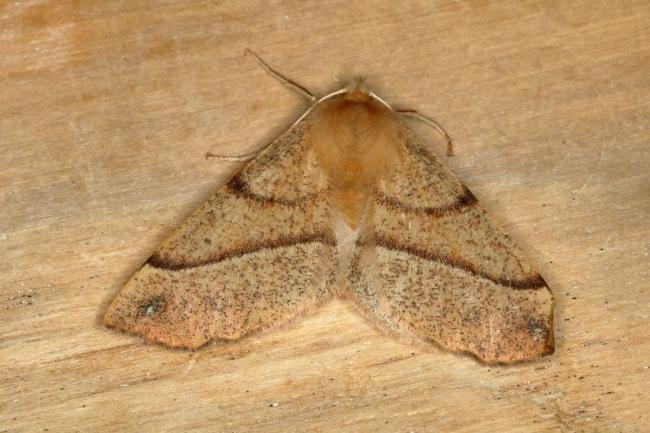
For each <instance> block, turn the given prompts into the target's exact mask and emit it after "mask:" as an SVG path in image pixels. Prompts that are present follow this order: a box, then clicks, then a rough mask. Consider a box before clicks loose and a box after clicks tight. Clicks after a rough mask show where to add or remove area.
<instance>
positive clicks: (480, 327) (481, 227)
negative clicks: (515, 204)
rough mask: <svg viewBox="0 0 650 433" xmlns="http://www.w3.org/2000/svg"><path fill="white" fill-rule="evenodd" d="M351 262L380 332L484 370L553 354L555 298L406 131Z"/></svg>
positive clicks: (360, 296)
mask: <svg viewBox="0 0 650 433" xmlns="http://www.w3.org/2000/svg"><path fill="white" fill-rule="evenodd" d="M404 134H405V135H404V137H402V140H401V141H400V143H399V145H400V146H401V149H400V152H401V153H402V159H401V161H399V162H396V164H395V170H394V172H392V175H391V176H388V178H387V179H384V180H383V181H381V182H380V184H379V185H378V187H377V188H378V191H377V194H376V196H375V198H374V204H373V206H371V207H370V210H369V211H368V213H367V215H366V221H365V222H364V223H363V225H362V227H361V233H360V236H359V238H358V241H357V244H356V247H355V250H354V252H353V255H352V259H351V262H350V268H349V274H348V282H349V284H350V287H351V293H352V297H353V299H354V300H355V301H356V303H357V305H358V307H359V308H360V309H361V310H362V312H364V313H365V314H366V315H368V316H370V317H371V318H372V319H374V320H375V321H376V322H377V323H378V325H379V326H380V327H381V328H384V329H386V330H388V331H390V332H393V333H396V334H398V335H401V336H402V337H406V338H407V339H410V340H418V341H426V342H433V343H435V344H437V345H439V346H442V347H443V348H445V349H448V350H451V351H456V352H466V353H469V354H472V355H474V356H475V357H477V358H479V359H480V360H482V361H484V362H487V363H495V362H504V363H507V362H514V361H519V360H525V359H531V358H534V357H536V356H538V355H542V354H547V353H552V352H553V347H554V343H553V298H552V295H551V292H550V290H549V288H548V287H547V285H546V283H545V282H544V280H543V279H542V277H541V276H540V275H539V274H538V273H537V271H536V270H535V269H534V268H533V266H531V264H530V263H529V261H528V259H527V258H526V257H525V256H524V254H523V252H522V251H521V250H520V249H519V248H517V247H516V246H515V245H514V244H513V242H512V241H511V239H510V238H509V237H508V235H507V234H505V233H504V232H503V230H502V229H501V228H500V227H499V226H498V225H496V224H495V223H494V222H493V221H492V220H491V218H490V216H489V215H488V214H487V213H486V212H485V210H483V209H482V208H481V207H480V206H479V204H478V203H477V200H476V198H475V197H474V195H473V194H472V193H471V192H470V191H469V190H468V189H467V188H466V187H465V186H463V185H462V184H461V182H460V181H459V180H458V179H457V178H456V177H455V176H454V175H453V174H451V173H450V172H449V171H448V170H447V169H446V168H445V167H444V166H443V165H442V164H440V163H439V162H438V161H437V160H436V159H435V158H434V157H433V156H432V155H431V154H430V153H429V152H427V151H426V150H424V148H423V147H422V146H421V145H419V144H418V143H417V141H416V140H415V138H414V136H413V135H412V134H411V133H410V132H407V131H405V132H404Z"/></svg>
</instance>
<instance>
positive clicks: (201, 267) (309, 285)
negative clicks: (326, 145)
mask: <svg viewBox="0 0 650 433" xmlns="http://www.w3.org/2000/svg"><path fill="white" fill-rule="evenodd" d="M306 128H308V126H307V125H306V123H305V122H301V123H299V124H297V125H295V126H294V127H292V128H291V129H290V130H289V131H287V132H286V133H285V134H283V135H282V136H280V137H279V138H278V139H277V140H276V141H275V142H274V143H272V144H271V145H270V146H269V147H268V148H267V149H265V150H264V151H263V152H262V153H261V154H260V155H258V156H257V157H256V158H255V159H254V160H252V161H251V162H249V163H248V164H247V165H246V166H245V167H244V168H243V169H242V170H241V171H240V172H239V173H238V174H237V175H236V176H235V177H233V179H232V180H231V181H230V182H229V183H228V184H227V185H225V186H223V187H222V188H220V189H219V190H218V191H217V192H216V193H215V194H214V195H213V196H212V197H210V199H208V200H207V202H205V203H204V204H203V205H202V206H201V207H200V208H199V209H198V210H196V211H195V212H194V214H193V215H192V216H190V217H189V218H188V219H187V220H186V221H185V222H184V223H183V224H182V225H181V226H180V227H179V228H178V229H176V231H175V232H174V233H173V234H172V235H171V236H170V237H169V238H168V239H167V240H165V241H164V242H163V243H162V244H161V245H160V246H159V247H158V249H157V250H156V251H155V253H154V254H153V255H152V256H151V258H150V259H149V260H148V261H147V263H146V264H145V265H144V266H143V267H142V268H141V269H140V270H139V271H138V272H137V273H136V274H135V275H134V276H133V277H132V278H131V279H130V280H129V281H128V282H127V283H126V285H125V286H124V288H123V289H122V290H121V291H120V292H119V294H118V295H117V296H116V298H115V300H114V301H113V303H112V304H111V305H110V307H109V308H108V311H107V312H106V315H105V317H104V322H105V324H106V325H108V326H111V327H116V328H119V329H122V330H125V331H129V332H133V333H138V334H143V335H145V336H146V337H147V338H149V339H150V340H154V341H157V342H160V343H163V344H165V345H168V346H172V347H185V348H196V347H199V346H201V345H203V344H204V343H206V342H208V341H210V340H213V339H227V340H231V339H237V338H240V337H243V336H245V335H247V334H250V333H253V332H255V331H258V330H261V329H264V328H270V327H275V326H279V325H281V324H282V323H285V322H287V321H289V320H291V319H292V318H294V317H296V316H298V315H300V314H301V313H302V312H304V311H306V310H309V309H311V308H313V307H314V306H315V305H316V304H317V302H318V301H319V300H320V299H321V298H322V297H323V296H324V295H325V294H326V293H327V292H328V291H329V289H330V284H331V279H332V275H333V267H334V260H335V259H334V249H335V241H334V236H333V234H332V232H331V228H330V224H329V210H328V208H327V206H326V205H325V202H324V201H323V200H321V197H322V193H323V191H324V190H325V189H326V188H327V180H326V178H325V177H324V176H323V174H322V170H320V169H319V167H318V166H317V163H316V161H315V158H314V156H313V155H312V153H311V152H310V151H309V149H307V147H306V145H305V142H304V140H303V137H304V133H305V130H306Z"/></svg>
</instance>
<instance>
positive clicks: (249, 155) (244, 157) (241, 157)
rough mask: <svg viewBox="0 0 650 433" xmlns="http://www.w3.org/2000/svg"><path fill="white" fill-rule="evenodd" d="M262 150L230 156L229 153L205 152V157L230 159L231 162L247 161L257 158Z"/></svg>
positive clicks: (220, 159) (221, 159) (222, 159)
mask: <svg viewBox="0 0 650 433" xmlns="http://www.w3.org/2000/svg"><path fill="white" fill-rule="evenodd" d="M259 152H260V151H259V150H258V151H256V152H251V153H246V154H244V155H236V156H228V155H217V154H215V153H212V152H205V159H209V158H214V159H218V160H219V161H229V162H246V161H250V160H251V159H253V158H255V157H256V156H257V154H258V153H259Z"/></svg>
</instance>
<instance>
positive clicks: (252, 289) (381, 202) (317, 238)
mask: <svg viewBox="0 0 650 433" xmlns="http://www.w3.org/2000/svg"><path fill="white" fill-rule="evenodd" d="M256 58H257V57H256ZM257 59H258V61H259V62H261V64H262V65H263V66H264V67H265V68H266V69H267V70H269V71H270V72H271V73H273V74H275V75H276V76H278V77H279V78H280V79H282V80H284V82H285V83H287V84H290V85H293V86H297V84H295V83H294V82H292V81H290V80H287V79H284V78H283V77H281V76H279V75H278V74H277V73H276V72H275V71H273V70H271V69H270V68H269V67H268V66H267V65H266V64H264V63H262V61H261V59H259V58H257ZM299 89H300V90H302V91H304V92H307V91H306V90H305V89H304V88H302V87H299ZM315 99H316V98H315ZM334 296H337V297H340V298H343V299H346V300H349V301H350V302H352V303H353V304H354V305H355V306H356V308H357V309H358V311H359V312H360V313H361V314H363V315H364V316H366V317H367V318H368V319H369V320H371V321H372V322H373V323H374V324H375V325H376V326H377V327H378V328H379V329H381V330H383V331H385V332H387V333H388V334H391V335H394V336H396V337H399V338H401V339H403V340H406V341H408V342H411V343H414V344H425V345H433V346H437V347H439V348H443V349H446V350H449V351H453V352H460V353H466V354H470V355H472V356H474V357H475V358H477V359H479V360H480V361H483V362H485V363H510V362H515V361H521V360H529V359H533V358H535V357H537V356H540V355H544V354H549V353H552V352H553V350H554V340H553V297H552V294H551V291H550V290H549V288H548V286H547V284H546V283H545V281H544V279H543V278H542V277H541V276H540V275H539V273H538V272H537V271H536V270H535V268H534V267H533V265H531V263H530V262H529V260H528V259H527V258H526V256H525V255H524V253H523V252H522V251H521V250H520V249H519V248H518V247H517V246H516V245H515V244H514V243H513V241H512V240H511V239H510V238H509V237H508V235H507V234H505V233H504V231H503V230H502V229H501V228H500V227H499V225H497V224H496V223H494V222H493V221H492V219H491V217H490V216H489V215H488V214H487V212H486V211H485V210H484V209H483V208H482V207H481V206H480V205H479V203H478V201H477V199H476V197H475V196H474V195H473V194H472V193H471V192H470V191H469V190H468V189H467V188H466V187H465V186H464V185H463V184H462V183H461V182H460V181H459V180H458V179H457V178H456V177H455V176H454V175H453V174H452V173H451V172H450V171H449V170H448V169H447V168H445V167H444V166H443V165H442V164H441V163H440V162H439V161H438V160H437V159H436V158H435V157H434V156H433V155H432V154H431V153H430V152H429V150H428V149H427V147H426V146H424V145H423V144H422V142H421V141H420V140H419V139H418V138H417V137H416V136H415V135H414V134H413V132H411V131H410V130H409V129H408V128H407V126H406V125H405V123H404V122H403V121H402V119H401V114H400V113H399V112H398V111H397V110H394V109H392V108H391V107H390V105H388V104H387V103H386V102H385V101H383V100H382V99H381V98H379V97H378V96H377V95H375V94H374V93H373V92H372V91H371V90H370V89H369V88H368V86H367V85H366V83H365V81H364V80H361V79H355V80H353V81H352V82H351V83H350V84H349V85H347V86H345V87H344V88H342V89H340V90H338V91H335V92H333V93H330V94H329V95H326V96H324V97H322V98H320V99H317V100H316V101H315V102H314V103H313V105H312V106H311V107H310V108H309V109H308V110H307V112H306V113H305V114H304V115H303V116H302V117H300V118H299V119H298V121H296V122H295V123H294V124H293V125H292V126H291V127H290V128H289V129H288V130H287V131H286V132H285V133H284V134H282V135H281V136H280V137H278V138H277V139H276V140H274V141H273V142H272V143H271V144H270V145H268V146H267V147H266V148H264V149H263V150H261V151H260V152H259V153H258V154H257V155H255V156H254V157H253V158H252V159H251V160H250V161H249V162H248V163H246V164H244V165H243V167H242V168H241V169H240V170H239V171H238V172H237V173H236V174H235V175H234V176H233V177H232V179H231V180H230V181H229V182H228V183H227V184H226V185H224V186H222V187H221V188H220V189H219V190H218V191H217V192H216V193H215V194H214V195H212V196H211V197H210V198H209V199H208V200H207V201H206V202H205V203H204V204H203V205H202V206H201V207H199V208H198V209H197V210H196V211H195V212H194V213H193V214H192V215H191V216H190V217H189V218H188V219H187V220H186V221H185V222H184V223H183V224H182V225H181V226H180V227H179V228H177V229H176V231H174V232H173V233H172V235H171V236H170V237H169V238H168V239H167V240H165V241H164V242H163V243H162V244H161V245H160V246H159V247H158V248H157V249H156V251H155V252H154V253H153V255H152V256H151V257H150V258H149V259H148V261H147V262H146V263H145V264H144V265H143V266H142V268H141V269H140V270H139V271H137V272H136V274H135V275H134V276H133V277H132V278H131V279H130V280H129V281H128V282H127V283H126V285H125V286H124V287H123V288H122V290H121V291H120V292H119V293H118V294H117V296H116V297H115V299H114V300H113V302H112V303H111V305H110V306H109V308H108V310H107V312H106V314H105V317H104V323H105V324H106V325H108V326H109V327H115V328H118V329H121V330H124V331H128V332H131V333H136V334H141V335H144V336H145V337H146V338H147V339H149V340H150V341H154V342H158V343H162V344H163V345H166V346H169V347H176V348H186V349H196V348H199V347H201V346H203V345H205V344H206V343H208V342H211V341H215V340H217V341H218V340H237V339H240V338H242V337H245V336H248V335H251V334H254V333H257V332H260V331H262V330H268V329H272V328H277V327H279V326H281V325H283V324H286V323H288V322H291V321H294V320H296V319H297V318H299V317H301V316H302V315H304V314H307V313H309V312H310V311H312V310H314V309H315V308H317V306H318V305H320V304H322V303H323V302H326V301H327V300H328V299H330V298H332V297H334Z"/></svg>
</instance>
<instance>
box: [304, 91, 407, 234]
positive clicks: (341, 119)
mask: <svg viewBox="0 0 650 433" xmlns="http://www.w3.org/2000/svg"><path fill="white" fill-rule="evenodd" d="M309 120H310V122H309V123H310V124H311V128H310V130H309V133H308V134H307V136H306V142H307V144H308V146H309V147H310V148H311V149H312V150H313V151H314V152H315V154H316V156H317V158H318V161H319V162H320V164H321V166H322V167H323V169H324V170H325V172H326V173H327V175H328V178H329V179H331V182H332V184H331V186H332V191H331V194H330V197H329V198H330V200H331V201H332V202H333V203H332V204H333V205H334V206H333V207H334V208H336V209H339V210H340V211H341V213H342V215H343V217H344V220H345V222H346V223H347V224H348V226H349V227H351V228H355V227H357V226H358V224H359V220H360V219H361V216H362V215H363V213H364V212H363V211H364V209H365V207H366V205H367V204H368V199H369V197H370V196H371V194H372V191H373V188H374V186H375V185H376V183H377V182H378V180H379V178H380V177H381V176H386V175H387V174H388V173H389V172H390V166H391V163H394V161H395V158H398V157H399V151H398V149H399V147H398V146H397V145H396V140H398V139H399V138H398V137H399V130H400V127H401V125H400V122H399V120H398V118H397V117H396V116H395V114H394V113H393V112H392V111H391V110H389V109H388V108H386V107H385V106H383V105H382V104H381V103H379V102H377V101H376V100H375V99H373V98H372V97H370V96H369V95H368V93H367V91H366V89H365V87H364V85H363V82H360V84H357V85H354V86H352V87H351V88H349V90H348V91H347V92H346V93H344V94H343V96H341V97H339V98H336V99H333V100H331V101H324V102H323V103H321V104H320V105H319V106H317V107H316V109H315V110H314V112H313V113H312V114H311V116H310V119H309Z"/></svg>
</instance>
